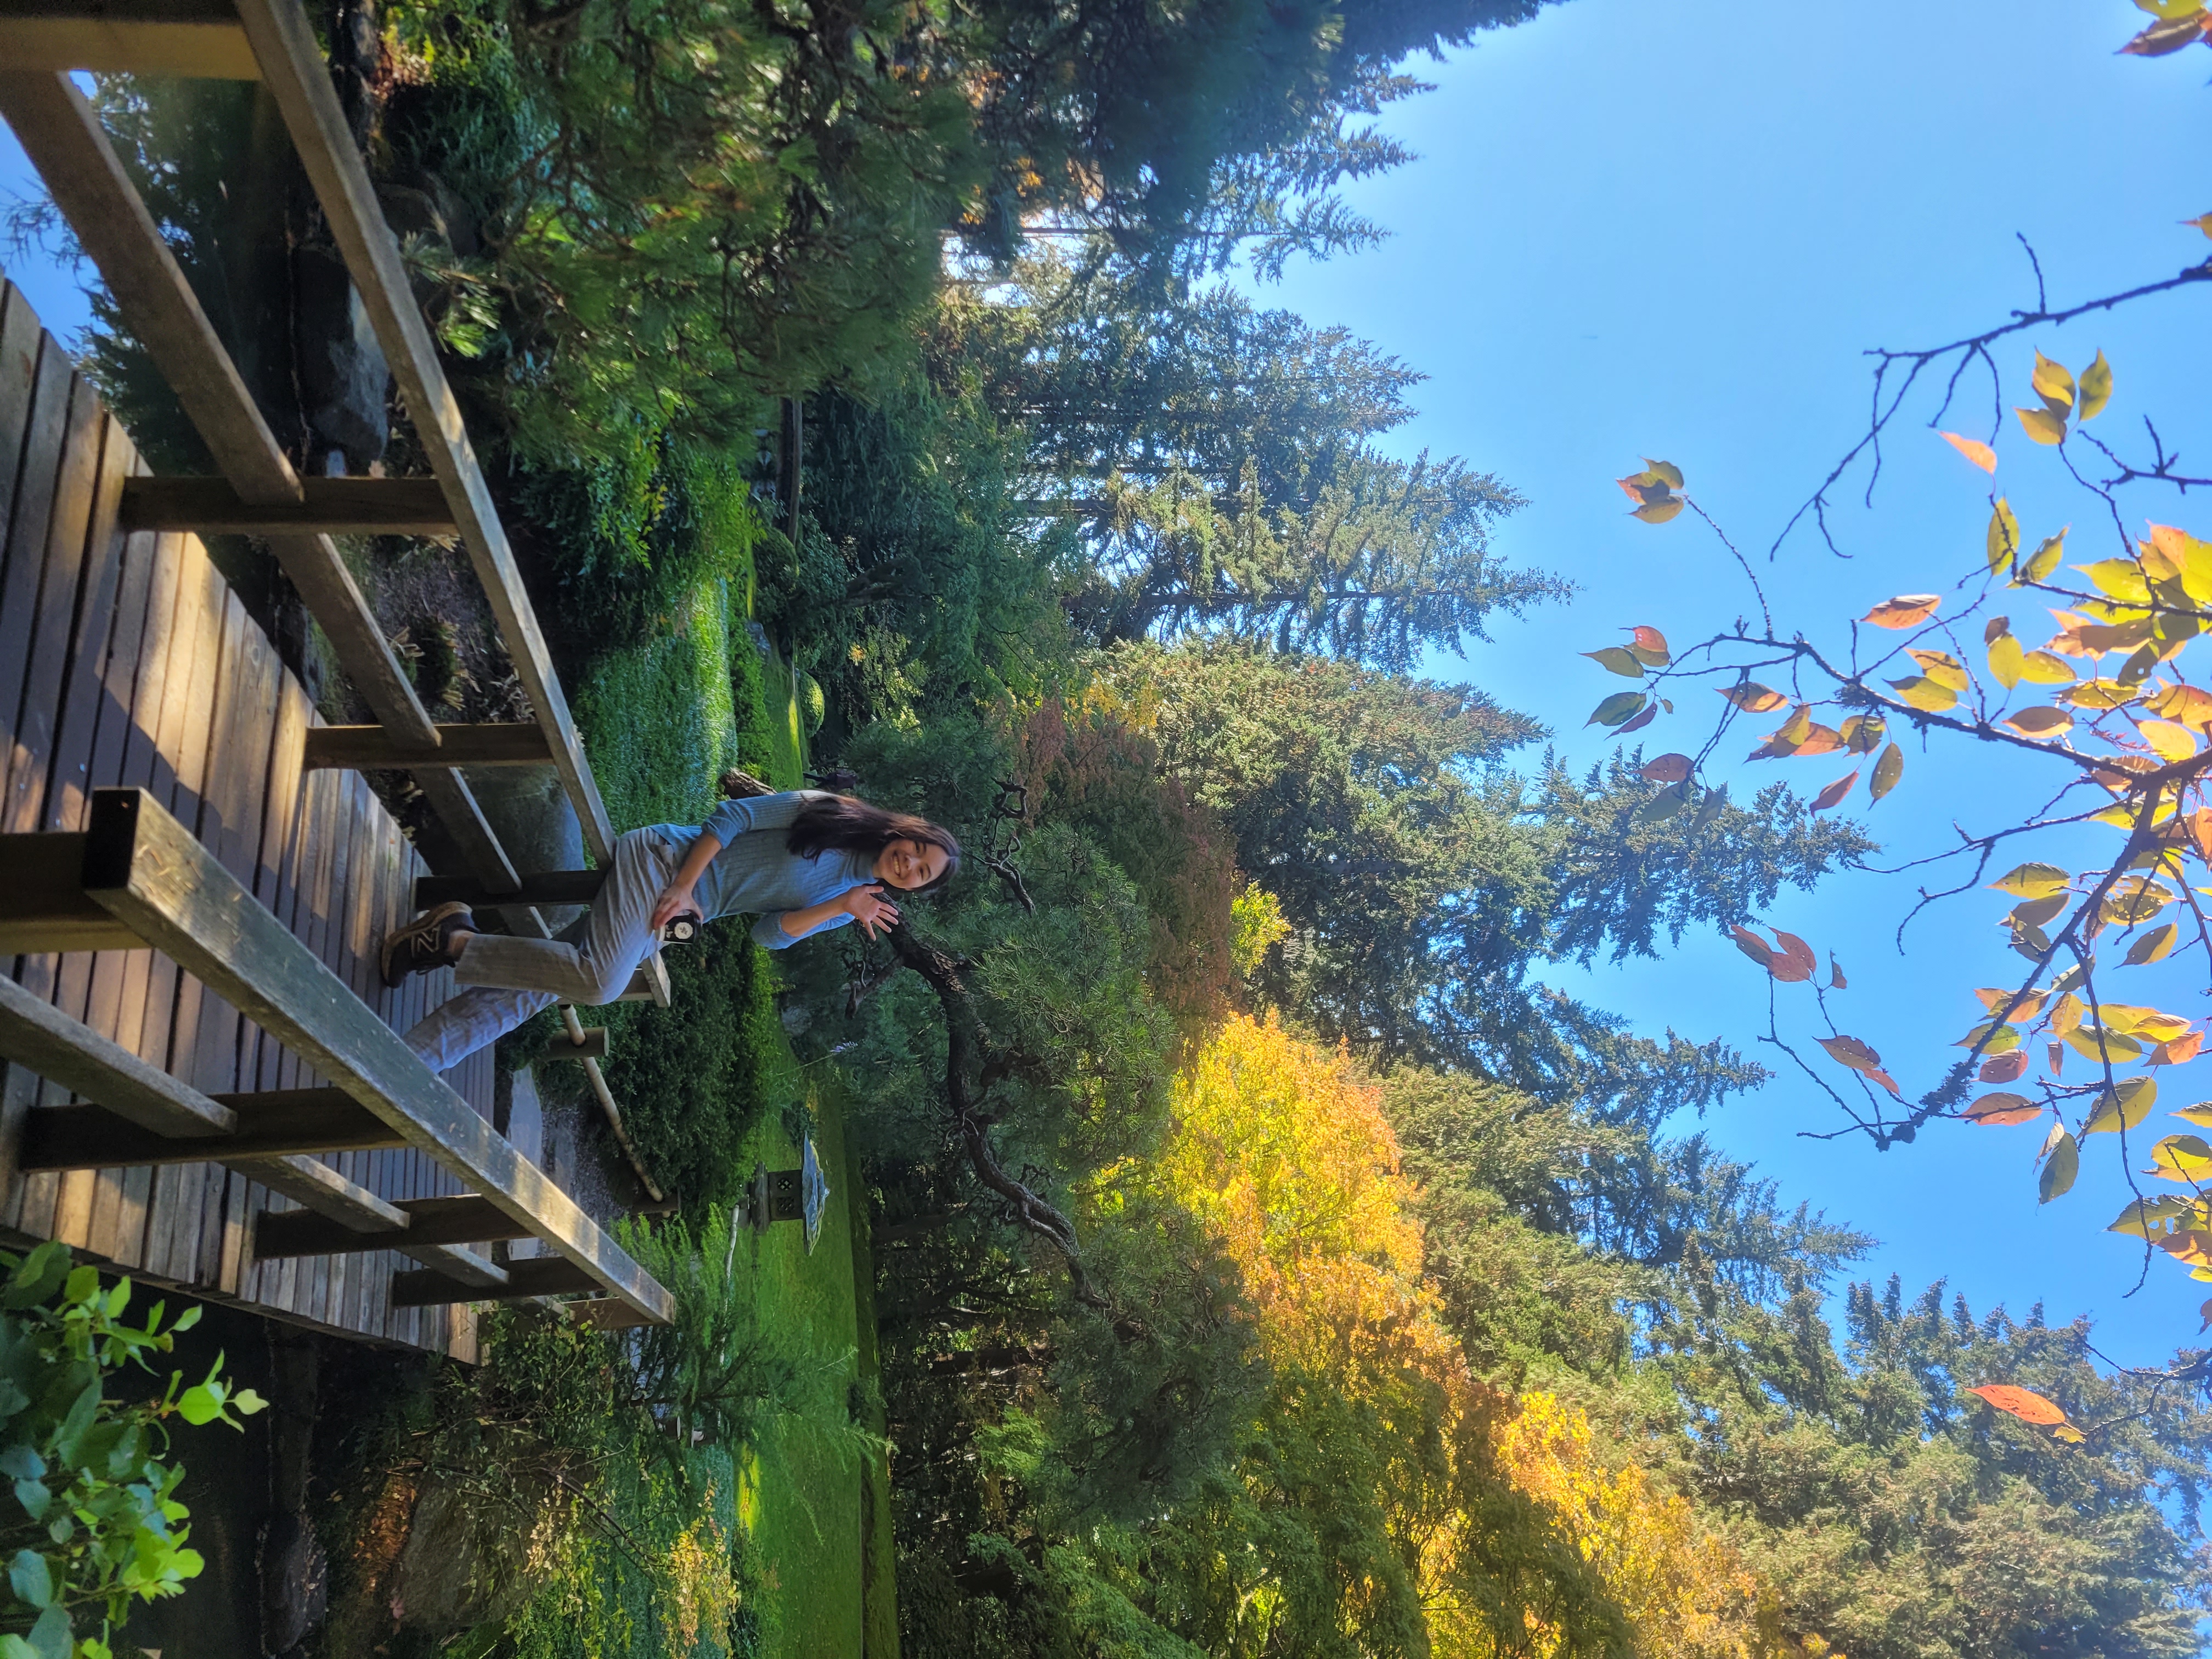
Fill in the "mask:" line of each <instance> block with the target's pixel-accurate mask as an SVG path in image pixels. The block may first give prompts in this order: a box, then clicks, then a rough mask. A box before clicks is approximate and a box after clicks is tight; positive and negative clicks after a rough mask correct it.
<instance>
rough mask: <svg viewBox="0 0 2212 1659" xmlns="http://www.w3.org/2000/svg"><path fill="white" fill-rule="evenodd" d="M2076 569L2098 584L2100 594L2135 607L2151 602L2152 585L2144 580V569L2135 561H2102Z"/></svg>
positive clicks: (2081, 565)
mask: <svg viewBox="0 0 2212 1659" xmlns="http://www.w3.org/2000/svg"><path fill="white" fill-rule="evenodd" d="M2074 568H2075V569H2076V570H2079V571H2080V572H2081V574H2083V575H2085V576H2087V578H2088V579H2089V580H2091V581H2092V582H2093V583H2094V584H2096V587H2097V591H2098V592H2100V593H2109V594H2110V595H2111V596H2112V598H2114V599H2122V600H2125V601H2128V602H2130V603H2132V604H2135V605H2148V603H2149V602H2150V584H2149V583H2148V582H2146V581H2145V580H2143V573H2142V566H2141V565H2139V564H2137V563H2136V562H2135V561H2134V560H2133V559H2100V560H2098V561H2097V562H2095V563H2094V564H2080V565H2076V566H2075V567H2074Z"/></svg>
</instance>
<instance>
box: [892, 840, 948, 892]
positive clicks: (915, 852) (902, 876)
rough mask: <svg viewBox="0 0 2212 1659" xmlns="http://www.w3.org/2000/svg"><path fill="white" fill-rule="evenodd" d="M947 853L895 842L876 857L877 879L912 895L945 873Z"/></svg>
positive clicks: (914, 843) (917, 843)
mask: <svg viewBox="0 0 2212 1659" xmlns="http://www.w3.org/2000/svg"><path fill="white" fill-rule="evenodd" d="M944 873H945V849H944V848H942V847H932V846H931V845H929V843H928V842H920V841H903V840H902V841H895V842H891V843H890V845H889V846H888V847H886V848H884V850H883V851H882V852H880V853H878V854H876V879H877V880H878V881H884V882H889V883H890V884H891V885H892V886H894V887H898V888H903V889H904V890H906V891H908V892H909V893H910V892H912V891H913V890H915V888H917V887H927V886H928V885H929V884H930V883H932V882H933V881H935V880H936V879H937V878H939V876H941V875H943V874H944Z"/></svg>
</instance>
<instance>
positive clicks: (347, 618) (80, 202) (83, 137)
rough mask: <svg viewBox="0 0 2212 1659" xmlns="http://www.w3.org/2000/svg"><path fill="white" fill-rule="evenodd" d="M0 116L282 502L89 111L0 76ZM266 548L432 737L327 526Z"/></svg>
mask: <svg viewBox="0 0 2212 1659" xmlns="http://www.w3.org/2000/svg"><path fill="white" fill-rule="evenodd" d="M0 116H5V117H6V118H7V120H8V124H9V125H10V126H11V127H13V128H14V129H15V136H16V137H17V138H19V139H21V141H22V145H23V149H24V151H25V153H26V154H27V155H29V157H30V159H31V162H32V165H33V166H34V167H37V168H38V170H39V174H40V178H41V179H44V180H45V183H46V188H47V190H48V191H51V192H52V195H53V198H54V204H55V206H57V207H58V208H59V209H60V210H61V212H62V216H63V217H64V218H65V219H67V220H68V221H69V224H70V229H71V230H72V231H74V232H75V233H76V238H77V241H78V244H79V245H80V246H82V248H83V249H84V251H85V252H86V253H87V254H88V255H89V256H91V258H92V262H93V264H94V266H96V267H97V268H98V270H99V271H100V276H101V278H102V280H104V281H105V282H106V284H107V289H108V292H109V293H111V294H112V295H114V296H115V303H116V306H117V307H118V309H119V310H120V311H121V313H122V314H123V320H124V323H125V325H127V326H128V327H129V329H130V331H131V333H132V334H133V335H135V336H137V338H138V339H139V340H140V341H141V342H142V343H143V344H144V345H145V347H146V350H147V354H148V355H149V356H151V357H152V358H153V360H154V366H155V368H157V369H159V370H160V371H161V377H162V378H163V379H164V380H167V382H168V383H169V388H170V390H171V391H173V392H175V393H176V394H177V401H178V402H179V404H182V405H183V406H184V410H185V418H186V419H188V420H190V421H191V423H192V426H193V428H194V429H195V430H196V431H197V432H198V434H199V435H200V439H201V441H203V442H204V443H205V444H206V445H207V447H208V453H210V455H212V456H213V457H214V458H215V464H216V467H217V468H218V469H220V470H221V471H222V475H223V477H224V479H225V480H226V481H227V482H228V483H229V485H230V486H231V488H232V489H234V490H235V491H236V492H237V495H238V498H239V500H240V501H244V502H246V503H249V504H250V505H252V506H255V507H296V506H298V505H300V504H301V502H302V501H305V499H306V489H305V486H304V484H303V483H302V482H301V478H300V476H299V474H298V473H297V472H296V471H294V469H293V466H292V463H291V461H290V460H289V459H288V458H287V457H286V455H285V453H284V451H283V447H282V446H280V445H279V444H278V443H277V441H276V435H274V434H273V433H271V432H270V429H269V423H268V422H266V421H264V420H263V419H262V417H261V411H260V410H259V409H258V408H257V407H256V406H255V404H254V402H253V395H252V392H248V391H247V390H246V382H245V381H244V380H241V379H240V377H239V373H238V369H237V366H236V365H235V364H234V363H233V362H231V359H230V354H229V352H228V351H227V350H226V349H224V348H223V344H222V340H221V338H220V337H217V335H216V331H215V326H214V325H213V324H212V323H210V321H209V320H208V317H207V313H205V312H204V311H203V310H202V309H201V308H200V302H199V299H198V296H197V295H194V294H193V292H192V290H191V284H190V283H187V282H186V281H185V274H184V272H183V270H180V269H179V266H178V264H177V262H176V259H175V258H174V257H173V255H172V254H171V253H170V252H169V248H168V244H167V242H165V241H164V240H162V237H161V229H160V228H159V227H157V226H156V225H155V222H154V220H153V216H152V215H151V214H149V213H148V212H147V210H146V204H145V203H144V202H143V201H141V200H140V199H139V197H138V191H137V187H136V186H135V185H133V184H132V183H131V177H130V175H129V174H128V173H125V171H124V168H123V163H122V161H121V160H120V159H119V158H118V156H117V155H116V154H115V147H114V146H113V145H112V144H111V143H109V142H108V139H107V134H106V131H105V130H103V129H102V128H101V126H100V118H99V117H98V116H97V115H95V114H94V112H93V110H92V106H90V105H89V104H88V103H87V102H86V101H85V99H84V94H82V93H81V92H79V91H78V90H77V89H76V87H75V86H74V85H73V84H72V83H71V82H70V80H69V78H68V76H58V75H39V74H16V73H0ZM269 550H270V552H271V553H273V554H274V555H275V556H276V562H277V563H278V564H280V565H282V566H283V570H284V574H285V575H286V576H288V577H289V578H290V579H291V582H292V585H293V586H295V587H296V588H298V589H299V590H300V597H301V599H303V600H305V601H306V603H307V609H308V610H309V611H312V612H313V615H314V617H315V620H316V621H317V622H319V623H321V624H322V626H323V631H324V633H325V634H327V635H329V636H330V641H331V647H332V649H333V650H334V652H335V653H336V654H337V659H338V666H339V667H340V668H342V669H343V670H344V671H345V675H346V678H348V679H349V680H351V681H352V682H353V683H354V688H355V690H358V691H359V692H360V693H361V695H362V701H364V702H367V703H368V707H369V712H370V713H372V714H374V715H375V716H376V718H377V719H378V720H381V721H383V722H384V724H385V725H386V726H388V727H390V728H391V730H392V732H393V733H394V735H395V736H398V737H400V738H404V739H406V740H407V741H410V742H414V743H422V744H433V743H435V742H436V740H437V739H436V736H435V730H434V728H433V726H432V725H431V721H430V716H429V714H428V711H426V710H425V709H424V708H423V707H422V700H421V699H420V698H418V697H417V696H416V695H415V686H414V682H413V681H412V680H410V678H408V676H407V673H406V671H405V670H404V669H403V668H401V667H400V665H399V660H398V658H397V657H396V656H394V655H393V654H392V647H391V645H390V643H389V642H388V641H386V639H385V637H384V632H383V630H382V629H380V627H379V626H378V625H377V622H376V618H375V617H374V616H373V615H372V614H371V613H370V611H369V608H368V600H367V599H365V598H364V597H363V596H362V591H361V585H360V584H359V583H358V582H356V581H355V580H354V577H353V572H352V571H351V570H350V569H349V568H347V566H346V562H345V561H344V560H343V558H341V557H340V556H338V550H337V547H336V546H335V545H333V544H332V543H331V538H329V537H327V536H311V535H291V534H277V535H271V536H270V538H269Z"/></svg>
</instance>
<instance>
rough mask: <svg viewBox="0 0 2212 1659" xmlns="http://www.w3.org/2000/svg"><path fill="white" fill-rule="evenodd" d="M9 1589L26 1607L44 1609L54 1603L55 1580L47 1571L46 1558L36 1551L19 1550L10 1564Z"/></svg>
mask: <svg viewBox="0 0 2212 1659" xmlns="http://www.w3.org/2000/svg"><path fill="white" fill-rule="evenodd" d="M8 1588H9V1589H12V1590H14V1591H15V1599H16V1600H17V1601H21V1602H22V1603H23V1604H24V1605H25V1606H26V1607H45V1606H46V1604H47V1603H48V1602H50V1601H52V1600H53V1599H54V1580H53V1575H52V1573H50V1572H49V1571H47V1570H46V1557H45V1556H43V1555H41V1554H40V1553H38V1551H36V1550H17V1551H16V1552H15V1559H14V1560H12V1561H10V1562H9V1564H8Z"/></svg>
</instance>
